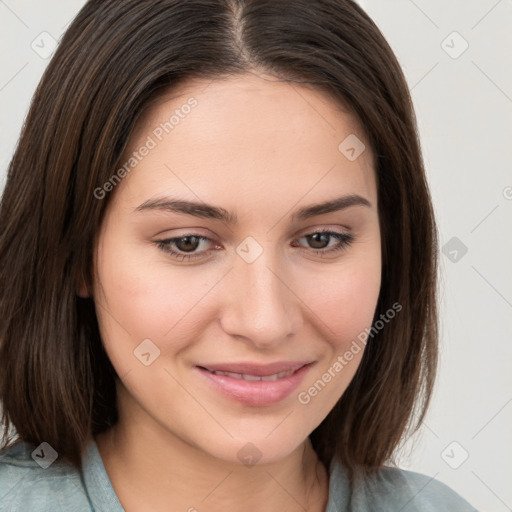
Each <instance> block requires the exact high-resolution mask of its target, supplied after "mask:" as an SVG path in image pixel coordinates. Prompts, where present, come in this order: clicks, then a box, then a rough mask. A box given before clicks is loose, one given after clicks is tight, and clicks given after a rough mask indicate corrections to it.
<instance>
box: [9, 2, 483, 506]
mask: <svg viewBox="0 0 512 512" xmlns="http://www.w3.org/2000/svg"><path fill="white" fill-rule="evenodd" d="M436 243H437V241H436V229H435V221H434V217H433V212H432V205H431V201H430V196H429V192H428V187H427V184H426V180H425V173H424V168H423V163H422V159H421V153H420V147H419V142H418V139H417V132H416V125H415V120H414V112H413V107H412V104H411V100H410V96H409V93H408V89H407V86H406V83H405V80H404V77H403V74H402V72H401V70H400V67H399V65H398V63H397V61H396V59H395V57H394V55H393V53H392V51H391V49H390V48H389V46H388V45H387V43H386V41H385V40H384V38H383V36H382V34H381V33H380V32H379V30H378V28H377V27H376V26H375V25H374V23H373V22H372V21H371V20H370V19H369V18H368V16H367V15H366V14H365V13H364V11H363V10H362V9H361V8H360V7H358V5H357V4H355V3H353V2H351V1H341V0H336V1H334V0H316V1H311V0H307V1H306V0H286V1H279V2H276V1H275V0H274V1H261V0H258V1H249V0H232V1H229V0H192V1H191V0H187V1H183V0H182V1H179V0H157V1H152V2H149V1H147V0H125V1H123V2H118V1H114V0H107V1H105V0H101V1H98V0H96V1H89V2H87V3H86V5H85V6H84V8H83V9H82V11H81V12H80V13H79V14H78V16H77V18H76V19H75V20H74V22H73V23H72V24H71V26H70V27H69V29H68V31H67V32H66V34H65V36H64V38H63V39H62V41H61V43H60V46H59V48H58V50H57V52H56V53H55V55H54V57H53V59H52V61H51V62H50V65H49V66H48V68H47V70H46V72H45V75H44V77H43V79H42V81H41V83H40V85H39V87H38V90H37V92H36V94H35V97H34V100H33V104H32V106H31V109H30V112H29V115H28V117H27V120H26V123H25V127H24V129H23V133H22V135H21V138H20V142H19V145H18V148H17V150H16V153H15V155H14V157H13V159H12V162H11V165H10V168H9V173H8V180H7V184H6V187H5V191H4V196H3V199H2V206H1V211H0V258H1V261H2V267H1V270H0V276H1V277H0V285H1V288H0V289H1V290H2V292H1V294H2V295H1V299H0V317H1V318H2V321H1V330H0V340H1V346H0V365H1V374H0V393H1V394H0V397H1V400H2V403H3V421H4V424H5V434H4V435H5V439H6V441H5V442H4V447H3V450H2V452H0V453H1V455H0V457H1V463H0V502H1V503H2V505H1V507H4V508H1V509H0V510H20V511H21V510H31V511H36V510H37V511H43V510H44V511H50V510H51V511H55V510H66V511H69V510H80V511H82V510H84V511H85V510H108V511H121V510H126V511H127V512H131V511H135V510H136V511H142V510H151V511H152V512H155V511H156V512H159V511H161V510H162V511H163V510H165V511H169V510H172V511H181V510H188V511H194V510H198V511H201V510H208V511H217V510H226V508H227V507H229V508H230V509H231V510H249V511H260V510H264V511H266V512H274V511H277V510H280V511H281V510H287V511H295V510H297V511H299V510H307V511H313V512H320V511H327V512H334V511H356V510H357V511H362V510H393V511H396V510H421V511H426V510H436V511H441V510H447V511H448V510H449V511H450V512H454V511H470V510H474V508H473V507H472V506H471V505H469V503H467V502H466V501H465V500H464V499H463V498H461V497H460V496H459V495H458V494H456V493H455V492H454V491H453V490H451V489H449V488H448V487H447V486H445V485H444V484H442V483H441V482H438V481H435V480H432V479H431V478H429V477H427V476H425V475H420V474H417V473H413V472H408V471H403V470H400V469H398V468H396V467H391V466H390V465H392V464H393V454H394V452H395V449H396V447H397V446H398V444H399V442H400V441H401V440H402V439H403V437H404V435H406V434H407V433H408V432H410V431H414V429H415V428H417V426H418V425H420V424H421V421H422V419H423V417H424V414H425V412H426V408H427V406H428V403H429V399H430V395H431V391H432V387H433V383H434V376H435V370H436V363H437V309H436V294H435V289H436V253H437V245H436ZM414 418H416V422H414V421H413V419H414ZM11 427H14V428H15V429H16V433H17V434H18V439H16V440H13V439H8V438H9V432H10V428H11Z"/></svg>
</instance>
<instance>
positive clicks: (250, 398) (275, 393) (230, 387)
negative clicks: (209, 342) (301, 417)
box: [195, 362, 314, 407]
mask: <svg viewBox="0 0 512 512" xmlns="http://www.w3.org/2000/svg"><path fill="white" fill-rule="evenodd" d="M287 364H288V368H287V367H286V365H287ZM290 365H291V366H290ZM313 365H314V362H313V363H311V362H309V363H297V362H294V363H285V362H283V363H275V364H273V365H266V366H257V365H251V364H222V365H208V366H207V367H208V368H209V369H211V370H216V371H230V372H233V373H245V374H251V375H258V373H255V372H258V371H259V372H260V374H259V376H265V375H273V374H275V373H280V372H282V371H290V370H293V369H295V372H294V373H293V374H292V375H290V376H288V377H282V378H280V379H277V380H272V381H248V380H243V379H237V378H234V377H229V376H227V375H216V374H214V373H211V372H210V371H208V370H207V369H206V367H202V366H196V368H195V369H196V370H197V371H198V373H199V374H200V375H201V376H202V378H204V379H206V381H207V383H208V384H210V385H211V386H212V387H213V388H214V389H215V390H216V391H219V392H220V393H222V394H223V395H224V396H226V397H228V398H231V399H233V400H236V401H237V402H240V403H242V404H244V405H248V406H251V407H264V406H268V405H272V404H276V403H278V402H280V401H281V400H284V399H285V398H286V397H287V396H289V395H290V393H292V392H293V391H294V390H295V389H297V387H298V386H299V385H300V383H301V382H302V380H303V379H304V377H305V376H306V374H307V373H308V372H309V369H310V368H311V367H312V366H313ZM214 366H216V367H218V370H217V368H214ZM225 368H231V370H228V369H225ZM283 368H284V369H283ZM233 369H235V370H238V371H233ZM241 369H243V370H244V371H239V370H241ZM275 369H277V371H275ZM261 372H264V373H261Z"/></svg>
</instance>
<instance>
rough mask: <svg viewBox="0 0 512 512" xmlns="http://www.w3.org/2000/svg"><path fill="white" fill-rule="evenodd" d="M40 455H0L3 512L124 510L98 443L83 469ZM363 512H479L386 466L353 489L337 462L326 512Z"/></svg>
mask: <svg viewBox="0 0 512 512" xmlns="http://www.w3.org/2000/svg"><path fill="white" fill-rule="evenodd" d="M33 453H34V457H33V456H32V454H33ZM36 453H37V451H36V450H35V446H32V445H29V444H27V443H19V444H17V445H14V446H12V447H11V448H9V449H7V450H3V451H1V452H0V511H1V512H91V511H92V512H100V511H101V512H124V509H123V507H122V506H121V503H120V502H119V499H118V498H117V495H116V493H115V492H114V489H113V487H112V484H111V483H110V480H109V477H108V474H107V472H106V470H105V466H104V465H103V460H102V458H101V456H100V453H99V451H98V447H97V445H96V442H95V441H94V439H91V440H90V442H89V444H88V446H87V450H86V453H85V456H84V459H83V464H82V471H77V470H76V469H74V468H73V467H72V466H69V465H66V464H62V463H60V462H59V460H58V458H57V460H55V461H54V462H53V463H52V464H50V465H49V466H48V467H46V468H45V469H44V468H43V467H42V465H44V464H41V465H40V463H39V462H38V461H37V457H36V456H35V454H36ZM193 507H194V504H193V503H191V510H193V509H194V508H193ZM196 508H197V509H198V510H202V508H201V507H200V506H199V505H197V506H196ZM363 511H364V512H370V511H376V512H377V511H378V512H388V511H389V512H419V511H421V512H444V511H446V512H477V511H476V509H475V508H474V507H472V506H471V505H470V504H469V503H468V502H467V501H465V500H464V499H463V498H461V497H460V496H459V495H458V494H457V493H456V492H455V491H453V490H452V489H451V488H450V487H448V486H447V485H445V484H443V483H442V482H440V481H438V480H435V479H433V478H431V477H429V476H426V475H422V474H420V473H415V472H412V471H405V470H401V469H397V468H390V467H385V468H383V469H382V470H381V471H380V472H379V474H378V475H377V476H375V477H372V478H370V479H365V480H360V481H359V482H357V483H356V484H354V485H353V486H350V485H349V483H348V479H347V474H346V471H345V470H344V468H343V467H342V466H341V465H339V464H337V463H334V462H333V463H332V464H331V467H330V471H329V499H328V503H327V507H326V509H325V512H363Z"/></svg>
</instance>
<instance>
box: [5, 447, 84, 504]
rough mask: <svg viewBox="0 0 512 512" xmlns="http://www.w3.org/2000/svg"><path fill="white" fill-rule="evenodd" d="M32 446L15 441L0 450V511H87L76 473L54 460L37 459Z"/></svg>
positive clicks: (77, 473) (78, 476) (81, 484)
mask: <svg viewBox="0 0 512 512" xmlns="http://www.w3.org/2000/svg"><path fill="white" fill-rule="evenodd" d="M36 448H37V447H35V446H32V445H31V444H27V443H24V442H18V443H16V444H14V445H12V446H10V447H8V448H5V449H3V450H0V512H22V511H28V510H30V511H31V512H48V511H52V512H61V511H62V512H64V511H66V512H86V511H90V510H91V507H90V505H89V501H88V499H87V496H86V493H85V489H84V486H83V483H82V479H81V475H80V472H79V471H77V470H76V469H75V468H73V467H72V466H70V465H67V464H62V463H60V462H59V461H58V460H55V461H53V462H52V463H51V464H50V465H47V463H45V462H44V461H43V458H42V459H41V461H43V462H39V461H38V459H36V457H35V454H36V452H35V450H36ZM33 453H34V457H33V456H32V454H33ZM39 453H40V455H41V454H43V452H41V451H40V449H39ZM45 466H47V467H45Z"/></svg>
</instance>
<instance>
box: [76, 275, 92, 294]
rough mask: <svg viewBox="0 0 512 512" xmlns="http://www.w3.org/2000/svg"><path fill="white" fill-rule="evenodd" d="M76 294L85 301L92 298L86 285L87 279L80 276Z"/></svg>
mask: <svg viewBox="0 0 512 512" xmlns="http://www.w3.org/2000/svg"><path fill="white" fill-rule="evenodd" d="M76 294H77V295H78V296H79V297H82V298H83V299H87V298H88V297H90V293H89V290H88V288H87V284H86V283H85V279H84V277H83V276H82V275H81V276H80V279H79V280H78V285H77V291H76Z"/></svg>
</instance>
